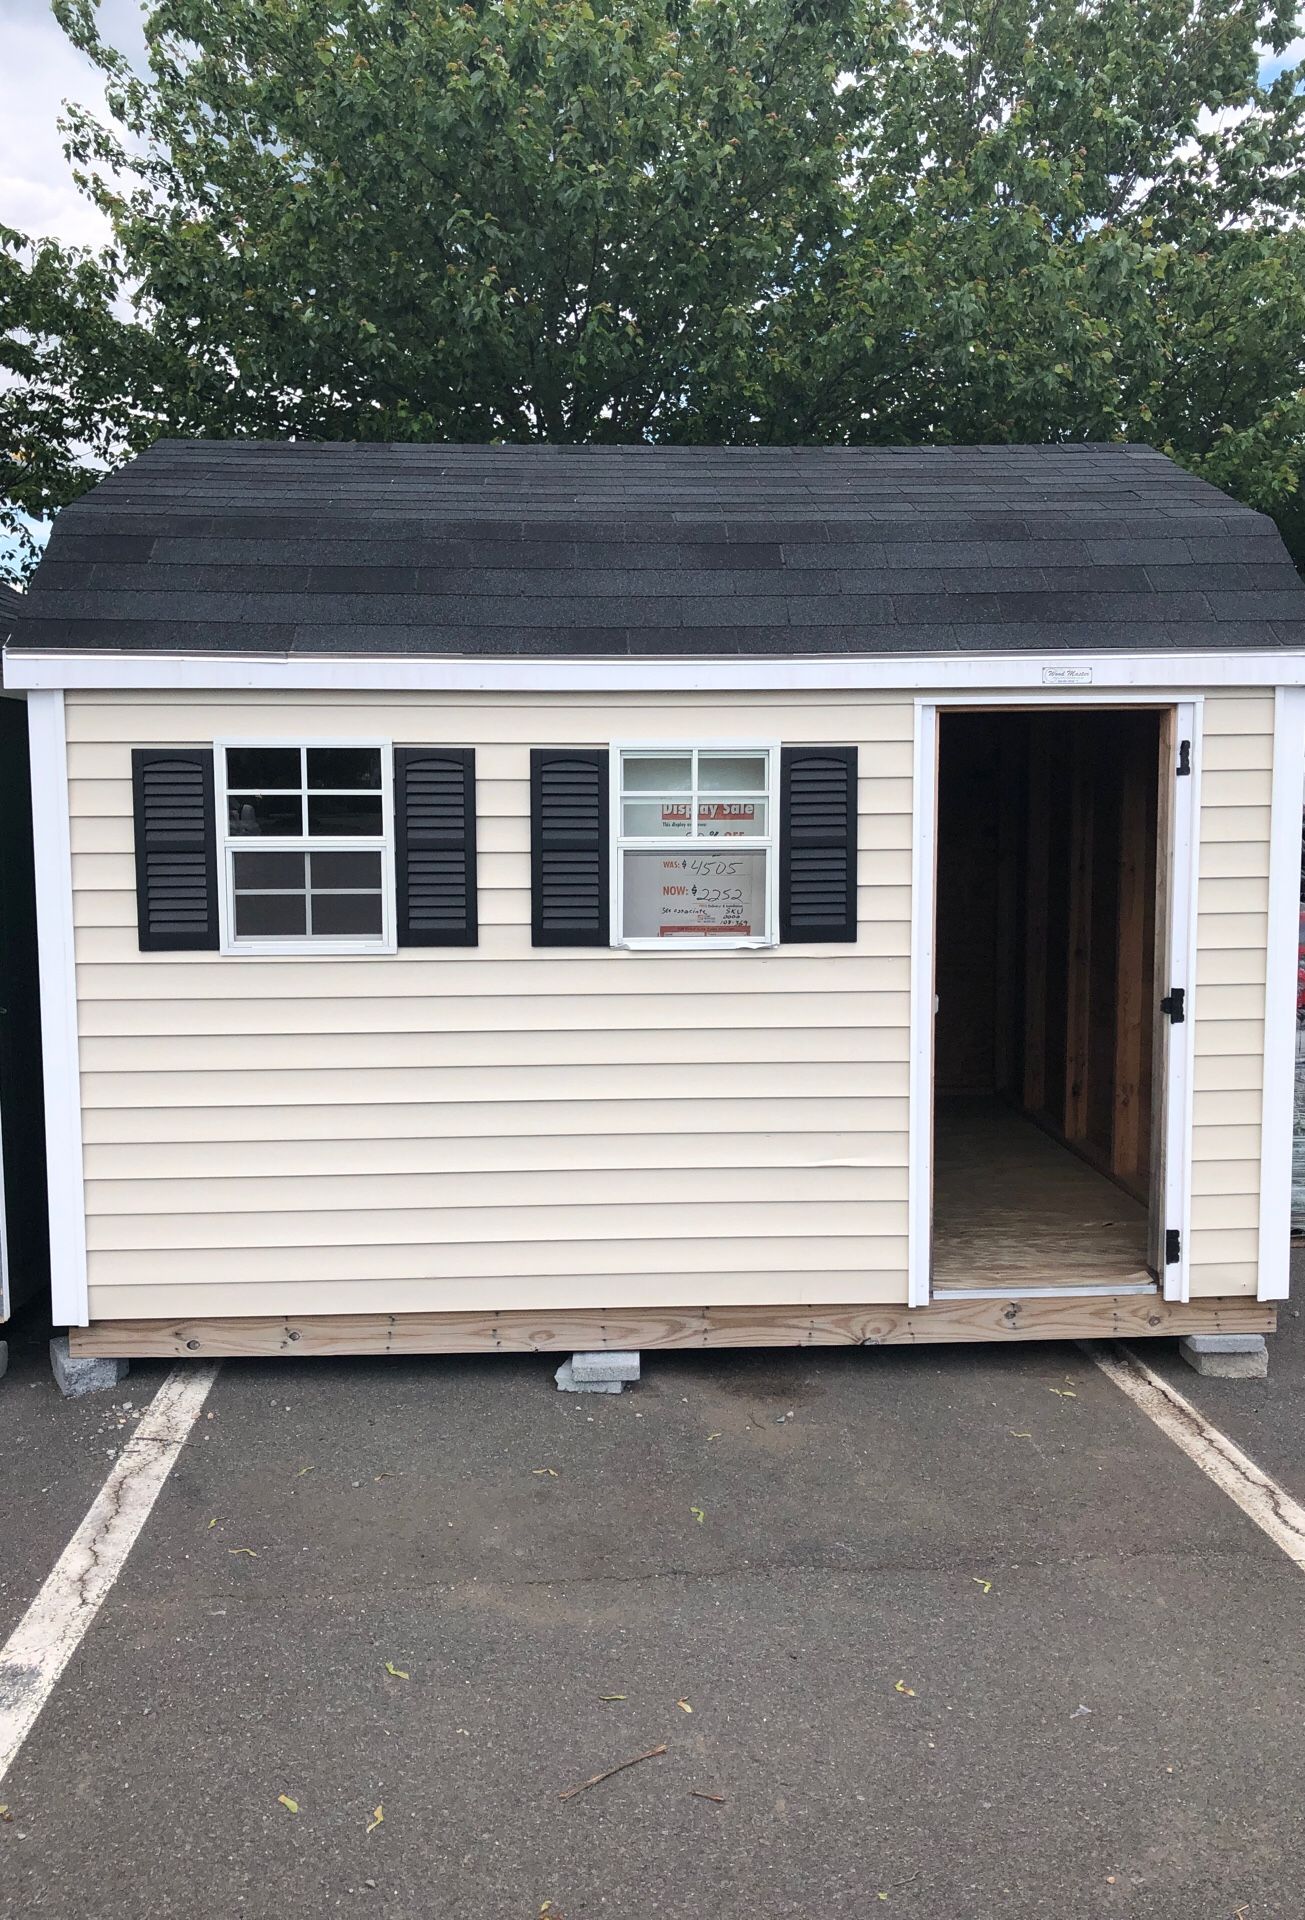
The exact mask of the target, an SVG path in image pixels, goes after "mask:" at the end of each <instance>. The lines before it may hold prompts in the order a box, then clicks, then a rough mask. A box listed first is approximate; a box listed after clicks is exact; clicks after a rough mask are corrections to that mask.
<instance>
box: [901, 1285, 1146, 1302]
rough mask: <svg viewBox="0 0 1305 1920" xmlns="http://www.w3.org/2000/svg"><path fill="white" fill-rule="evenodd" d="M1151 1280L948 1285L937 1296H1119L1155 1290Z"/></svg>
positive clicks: (958, 1297) (980, 1297)
mask: <svg viewBox="0 0 1305 1920" xmlns="http://www.w3.org/2000/svg"><path fill="white" fill-rule="evenodd" d="M1159 1291H1160V1289H1159V1287H1158V1286H1157V1285H1156V1283H1155V1281H1154V1280H1136V1281H1134V1280H1122V1281H1120V1283H1119V1284H1118V1285H1117V1286H1111V1285H1110V1283H1109V1282H1108V1281H1107V1282H1106V1284H1105V1285H1104V1286H1091V1287H1004V1288H998V1287H948V1288H947V1289H946V1291H945V1292H943V1293H940V1294H939V1295H938V1299H939V1300H1087V1299H1095V1298H1097V1297H1098V1296H1100V1297H1101V1298H1102V1299H1106V1300H1122V1299H1124V1298H1125V1297H1126V1296H1127V1297H1129V1298H1131V1297H1132V1296H1133V1295H1135V1294H1142V1293H1159Z"/></svg>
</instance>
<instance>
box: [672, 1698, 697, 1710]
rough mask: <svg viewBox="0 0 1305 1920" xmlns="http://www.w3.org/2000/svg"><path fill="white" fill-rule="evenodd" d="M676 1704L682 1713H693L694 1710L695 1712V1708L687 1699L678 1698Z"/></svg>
mask: <svg viewBox="0 0 1305 1920" xmlns="http://www.w3.org/2000/svg"><path fill="white" fill-rule="evenodd" d="M675 1704H676V1706H677V1707H678V1708H679V1709H680V1712H681V1713H692V1712H693V1708H692V1707H691V1706H690V1705H689V1703H688V1701H687V1700H677V1701H676V1702H675Z"/></svg>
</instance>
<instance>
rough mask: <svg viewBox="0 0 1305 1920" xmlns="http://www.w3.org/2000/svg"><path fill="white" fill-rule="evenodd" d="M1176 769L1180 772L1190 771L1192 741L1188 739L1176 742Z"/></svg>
mask: <svg viewBox="0 0 1305 1920" xmlns="http://www.w3.org/2000/svg"><path fill="white" fill-rule="evenodd" d="M1178 771H1179V773H1180V774H1183V773H1190V772H1191V771H1192V743H1191V741H1190V740H1180V741H1179V742H1178Z"/></svg>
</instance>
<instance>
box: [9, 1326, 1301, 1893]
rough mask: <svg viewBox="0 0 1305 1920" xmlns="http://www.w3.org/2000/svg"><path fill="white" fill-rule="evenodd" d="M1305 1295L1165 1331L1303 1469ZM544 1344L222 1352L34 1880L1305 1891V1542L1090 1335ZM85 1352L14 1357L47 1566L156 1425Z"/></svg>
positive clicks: (83, 1706)
mask: <svg viewBox="0 0 1305 1920" xmlns="http://www.w3.org/2000/svg"><path fill="white" fill-rule="evenodd" d="M1286 1328H1287V1330H1286V1333H1285V1334H1284V1336H1282V1337H1280V1338H1279V1339H1278V1341H1277V1342H1276V1343H1275V1345H1274V1352H1273V1363H1272V1364H1273V1369H1274V1371H1273V1374H1272V1376H1271V1379H1270V1381H1269V1382H1268V1383H1267V1393H1266V1391H1265V1389H1264V1388H1262V1387H1260V1386H1259V1385H1258V1383H1250V1384H1248V1385H1247V1386H1229V1385H1226V1384H1223V1383H1218V1384H1216V1383H1212V1382H1200V1381H1197V1380H1196V1379H1195V1377H1194V1376H1193V1375H1191V1374H1190V1372H1188V1371H1187V1370H1186V1369H1183V1368H1181V1367H1179V1368H1178V1369H1177V1370H1171V1369H1170V1367H1169V1363H1168V1361H1167V1360H1164V1361H1162V1362H1161V1363H1160V1364H1161V1368H1162V1370H1164V1371H1166V1372H1170V1371H1172V1377H1173V1378H1174V1380H1175V1383H1176V1384H1177V1385H1179V1386H1180V1387H1181V1388H1182V1390H1183V1391H1184V1392H1186V1393H1188V1395H1189V1397H1191V1398H1193V1399H1196V1400H1197V1402H1198V1404H1199V1405H1200V1406H1201V1407H1202V1410H1203V1411H1204V1412H1205V1413H1206V1414H1207V1415H1208V1416H1209V1417H1210V1418H1212V1419H1214V1420H1216V1421H1218V1422H1220V1424H1222V1425H1223V1426H1224V1427H1225V1429H1226V1430H1227V1431H1228V1432H1229V1433H1230V1434H1231V1436H1232V1437H1233V1438H1234V1439H1236V1440H1237V1441H1238V1443H1239V1444H1240V1445H1242V1446H1244V1447H1246V1448H1247V1449H1248V1450H1250V1451H1251V1452H1253V1453H1254V1454H1255V1455H1256V1457H1257V1458H1259V1459H1260V1460H1261V1463H1262V1464H1264V1465H1265V1466H1266V1467H1268V1468H1269V1469H1270V1470H1271V1471H1281V1472H1282V1473H1283V1476H1284V1479H1286V1480H1287V1482H1288V1484H1292V1485H1295V1490H1296V1491H1297V1492H1305V1488H1302V1487H1300V1486H1299V1484H1296V1482H1297V1481H1298V1480H1299V1476H1300V1464H1299V1463H1300V1459H1301V1455H1300V1451H1299V1449H1298V1448H1297V1447H1296V1446H1295V1443H1294V1441H1293V1438H1292V1431H1291V1429H1292V1423H1293V1422H1295V1423H1296V1424H1295V1432H1296V1434H1298V1435H1299V1433H1300V1426H1299V1420H1298V1417H1297V1411H1296V1410H1297V1408H1298V1407H1299V1400H1298V1399H1297V1400H1295V1401H1290V1400H1289V1398H1288V1395H1289V1383H1290V1381H1291V1380H1292V1378H1293V1375H1294V1377H1295V1378H1296V1379H1297V1380H1299V1374H1300V1370H1301V1357H1300V1347H1301V1341H1300V1336H1299V1332H1298V1330H1297V1329H1298V1322H1297V1321H1296V1320H1295V1319H1294V1318H1289V1319H1288V1320H1287V1322H1286ZM1147 1357H1148V1359H1151V1360H1153V1361H1154V1360H1155V1358H1156V1355H1155V1354H1154V1353H1153V1352H1151V1351H1149V1350H1148V1353H1147ZM552 1365H553V1362H551V1361H549V1360H548V1359H545V1358H540V1359H537V1360H521V1359H503V1358H500V1359H493V1360H490V1359H486V1360H448V1361H440V1360H431V1361H421V1362H419V1361H411V1362H402V1361H391V1362H369V1361H349V1362H343V1361H342V1362H325V1361H317V1362H311V1361H309V1362H303V1363H298V1364H290V1363H284V1362H266V1363H255V1362H250V1363H230V1362H229V1363H227V1364H226V1365H225V1366H224V1367H223V1369H222V1372H221V1374H220V1376H219V1379H218V1382H217V1385H216V1387H215V1388H214V1390H213V1392H212V1394H211V1396H210V1398H209V1401H208V1403H207V1407H206V1413H205V1415H204V1416H202V1417H201V1419H200V1421H199V1422H198V1423H197V1426H196V1428H195V1430H194V1432H193V1433H192V1434H191V1437H190V1439H189V1441H188V1442H187V1444H186V1446H185V1447H184V1449H183V1450H182V1453H181V1455H180V1458H179V1460H178V1462H177V1465H176V1466H175V1468H174V1470H173V1472H172V1474H171V1476H170V1478H169V1479H168V1481H167V1483H166V1485H165V1486H164V1489H163V1491H162V1494H161V1495H160V1497H159V1500H158V1503H157V1505H156V1506H155V1509H154V1511H153V1514H152V1516H151V1518H150V1520H149V1521H148V1523H147V1525H146V1527H145V1530H144V1533H143V1534H142V1536H141V1538H140V1540H139V1542H138V1544H137V1546H136V1548H135V1550H134V1551H133V1553H132V1555H131V1557H130V1559H129V1560H128V1562H127V1565H126V1568H125V1570H124V1572H123V1574H122V1575H121V1577H120V1579H119V1580H118V1582H117V1584H116V1586H115V1587H114V1588H113V1590H112V1592H111V1594H110V1596H109V1598H108V1600H107V1602H106V1604H105V1606H104V1607H103V1610H102V1611H101V1612H100V1614H99V1615H98V1617H97V1618H96V1620H95V1622H94V1624H93V1626H92V1627H91V1629H90V1631H89V1633H88V1634H87V1637H86V1639H85V1640H84V1642H83V1643H82V1645H81V1648H80V1650H79V1651H78V1653H77V1654H76V1655H75V1657H74V1659H73V1660H72V1662H71V1664H70V1666H69V1668H68V1670H67V1672H66V1674H65V1676H64V1678H63V1680H62V1681H61V1683H60V1684H59V1685H58V1687H57V1688H56V1689H55V1691H54V1694H53V1696H52V1698H51V1700H50V1702H49V1704H48V1706H47V1707H46V1709H45V1711H44V1713H43V1714H42V1716H41V1718H40V1719H39V1721H38V1722H37V1724H36V1727H35V1729H34V1731H33V1732H32V1734H31V1736H30V1737H29V1739H28V1741H27V1744H26V1746H25V1747H24V1749H23V1751H22V1753H21V1754H20V1756H19V1758H18V1760H17V1761H16V1763H15V1765H14V1767H13V1768H12V1770H11V1772H10V1774H9V1776H8V1778H7V1780H6V1781H5V1783H4V1786H3V1789H0V1798H3V1799H4V1800H5V1802H6V1803H7V1804H8V1805H9V1807H10V1810H11V1816H12V1817H11V1819H10V1820H9V1821H8V1822H7V1823H4V1824H0V1847H3V1849H4V1866H3V1869H2V1870H0V1913H3V1914H5V1915H8V1914H14V1915H17V1914H20V1913H21V1914H31V1913H49V1914H59V1915H61V1916H64V1915H72V1914H77V1915H79V1916H87V1920H117V1916H120V1915H121V1916H128V1915H129V1916H131V1917H132V1920H153V1916H160V1917H163V1916H168V1917H169V1920H170V1917H171V1916H174V1915H175V1916H180V1915H187V1916H191V1915H193V1914H194V1913H196V1912H201V1913H204V1914H206V1915H214V1916H221V1917H222V1920H226V1916H233V1917H239V1920H255V1916H264V1915H290V1914H314V1915H316V1914H325V1913H336V1912H342V1913H343V1912H347V1913H354V1912H361V1913H372V1914H376V1915H384V1916H387V1920H408V1917H409V1916H413V1920H416V1916H423V1917H424V1916H445V1915H448V1916H458V1917H459V1920H461V1917H462V1916H470V1915H475V1916H486V1920H498V1917H499V1916H502V1917H503V1920H518V1917H520V1916H526V1917H528V1920H538V1917H539V1916H540V1915H547V1916H548V1920H559V1917H560V1920H577V1917H578V1916H582V1915H583V1916H593V1915H599V1914H607V1915H619V1916H622V1920H625V1916H631V1917H633V1916H642V1915H644V1914H658V1915H712V1916H714V1917H719V1920H744V1916H746V1917H747V1920H760V1916H765V1920H776V1917H778V1916H801V1917H802V1920H816V1917H817V1916H819V1917H820V1920H826V1917H827V1916H828V1917H831V1920H843V1916H858V1917H860V1916H864V1915H866V1914H870V1913H879V1912H886V1913H890V1914H891V1913H900V1914H902V1915H909V1916H913V1917H914V1920H962V1917H968V1916H975V1920H978V1917H979V1916H982V1917H983V1920H989V1916H993V1915H997V1914H1001V1915H1003V1916H1006V1915H1010V1916H1019V1917H1020V1920H1024V1917H1025V1916H1027V1917H1028V1920H1032V1916H1039V1917H1041V1916H1043V1915H1045V1914H1049V1913H1055V1914H1056V1915H1057V1916H1065V1917H1066V1920H1076V1917H1077V1916H1097V1915H1111V1916H1114V1915H1118V1916H1127V1920H1207V1917H1208V1920H1233V1916H1235V1915H1240V1916H1241V1920H1266V1917H1267V1916H1270V1915H1274V1916H1276V1915H1282V1916H1287V1915H1291V1916H1295V1915H1296V1914H1297V1913H1298V1912H1299V1905H1300V1902H1299V1896H1298V1888H1299V1885H1300V1884H1301V1881H1302V1877H1305V1816H1303V1814H1302V1792H1301V1789H1302V1764H1301V1750H1300V1737H1299V1727H1300V1723H1301V1711H1302V1702H1301V1698H1300V1692H1301V1682H1300V1665H1299V1633H1300V1610H1301V1605H1302V1599H1303V1598H1305V1594H1303V1591H1302V1587H1301V1574H1300V1572H1299V1571H1298V1569H1297V1568H1296V1567H1294V1566H1293V1565H1292V1564H1291V1563H1290V1562H1289V1561H1288V1560H1287V1559H1286V1558H1285V1557H1284V1556H1283V1555H1281V1554H1280V1553H1279V1552H1278V1551H1277V1550H1276V1549H1275V1548H1274V1547H1273V1546H1272V1545H1271V1543H1270V1542H1269V1541H1268V1540H1266V1539H1265V1538H1264V1536H1263V1535H1262V1534H1261V1533H1259V1532H1258V1531H1257V1529H1256V1528H1255V1527H1254V1526H1253V1525H1252V1524H1251V1523H1250V1521H1249V1520H1247V1519H1246V1518H1245V1517H1244V1515H1243V1514H1242V1513H1241V1512H1240V1511H1238V1509H1237V1508H1236V1507H1235V1506H1234V1505H1233V1504H1232V1503H1231V1502H1230V1501H1229V1500H1227V1499H1226V1498H1225V1497H1224V1496H1223V1495H1222V1494H1220V1493H1219V1492H1218V1491H1217V1489H1216V1488H1215V1487H1214V1486H1212V1485H1211V1484H1210V1483H1209V1482H1208V1481H1207V1480H1206V1479H1205V1478H1204V1477H1203V1476H1202V1475H1201V1474H1200V1473H1199V1472H1198V1471H1197V1470H1196V1469H1195V1468H1194V1467H1193V1466H1192V1465H1191V1463H1190V1462H1189V1461H1188V1460H1187V1459H1186V1458H1184V1456H1183V1455H1182V1454H1180V1453H1179V1452H1178V1450H1177V1449H1176V1448H1175V1447H1173V1446H1172V1445H1171V1444H1170V1443H1169V1442H1168V1441H1167V1440H1166V1439H1165V1438H1164V1437H1163V1436H1162V1435H1161V1434H1160V1433H1158V1432H1157V1431H1156V1429H1155V1428H1154V1427H1152V1426H1151V1425H1150V1424H1149V1422H1148V1421H1147V1420H1146V1419H1145V1418H1144V1417H1143V1416H1142V1415H1141V1414H1140V1413H1139V1412H1138V1411H1137V1409H1136V1408H1135V1407H1134V1406H1132V1405H1131V1403H1130V1402H1129V1401H1128V1400H1127V1399H1126V1398H1125V1397H1124V1396H1123V1395H1122V1394H1121V1393H1120V1392H1119V1391H1118V1390H1117V1389H1116V1388H1115V1387H1114V1386H1113V1385H1112V1384H1111V1383H1110V1382H1109V1381H1108V1380H1107V1379H1106V1378H1105V1377H1104V1376H1103V1375H1102V1374H1101V1373H1100V1372H1099V1371H1098V1369H1097V1368H1096V1367H1095V1366H1094V1365H1093V1364H1092V1363H1091V1360H1090V1358H1088V1357H1087V1356H1086V1355H1084V1354H1082V1353H1080V1352H1079V1351H1077V1350H1076V1349H1073V1348H1065V1347H1033V1346H1030V1347H1002V1348H952V1349H939V1350H934V1351H933V1352H928V1351H919V1352H902V1351H899V1350H885V1351H878V1352H862V1351H837V1350H828V1349H826V1350H820V1351H806V1352H793V1351H776V1352H768V1353H753V1354H725V1355H667V1356H664V1357H659V1356H649V1358H648V1360H647V1363H646V1369H645V1380H644V1384H643V1385H642V1386H641V1387H640V1388H639V1389H638V1390H637V1391H635V1392H632V1393H626V1394H623V1395H622V1396H620V1397H619V1398H617V1397H602V1396H583V1397H575V1396H570V1395H560V1394H558V1393H556V1392H555V1391H554V1389H553V1386H552V1380H551V1371H552ZM157 1377H158V1376H157V1373H154V1372H151V1371H150V1370H147V1369H145V1368H140V1369H138V1370H137V1371H136V1372H134V1373H133V1375H132V1376H131V1379H130V1381H129V1382H128V1383H127V1386H126V1388H124V1390H123V1395H122V1396H110V1400H114V1399H117V1400H118V1401H119V1403H120V1400H121V1398H123V1397H128V1398H131V1399H133V1400H135V1401H136V1402H137V1404H140V1402H141V1401H142V1400H143V1399H144V1398H146V1397H147V1396H148V1392H149V1391H150V1385H151V1382H152V1381H153V1380H154V1379H155V1378H157ZM15 1389H17V1392H15ZM24 1396H26V1398H24ZM48 1399H49V1393H48V1391H47V1390H46V1389H45V1387H44V1386H43V1385H42V1386H39V1387H38V1386H31V1387H29V1386H28V1385H27V1384H26V1383H25V1381H24V1380H23V1378H22V1377H21V1374H20V1375H19V1376H18V1377H17V1378H15V1377H13V1376H11V1379H10V1381H8V1382H6V1386H5V1389H4V1391H3V1392H0V1422H4V1423H7V1427H6V1430H9V1431H13V1430H14V1423H15V1421H16V1422H17V1423H18V1425H19V1426H24V1427H25V1428H26V1430H27V1431H28V1432H29V1436H30V1437H29V1439H27V1440H25V1441H24V1447H25V1448H29V1449H30V1450H29V1451H28V1452H27V1453H26V1456H25V1457H26V1460H27V1462H29V1463H35V1462H36V1461H37V1460H39V1461H40V1462H41V1470H42V1474H43V1475H45V1474H46V1471H47V1463H49V1462H50V1461H51V1460H52V1459H53V1460H55V1463H56V1464H57V1465H58V1467H59V1474H58V1476H57V1477H56V1479H55V1482H54V1484H55V1490H56V1494H57V1500H56V1497H55V1495H51V1496H49V1499H50V1501H51V1504H49V1505H47V1506H45V1507H34V1506H33V1504H32V1498H31V1491H30V1487H29V1485H28V1480H29V1477H30V1466H29V1465H27V1464H25V1465H24V1466H23V1467H22V1469H21V1471H20V1472H18V1473H16V1474H15V1475H13V1476H11V1477H10V1479H9V1482H8V1484H6V1486H5V1488H4V1490H3V1493H0V1513H2V1514H3V1537H4V1538H5V1540H6V1542H8V1541H9V1540H11V1539H19V1540H21V1542H22V1546H21V1549H20V1552H19V1554H18V1556H17V1558H16V1561H15V1570H14V1572H13V1575H12V1589H11V1592H10V1594H9V1596H8V1598H9V1600H10V1604H11V1606H12V1605H13V1604H16V1602H17V1598H18V1589H19V1588H25V1587H30V1588H31V1589H32V1590H33V1591H34V1590H35V1585H37V1584H39V1580H40V1579H41V1578H42V1577H43V1576H44V1572H45V1571H46V1570H48V1567H49V1565H50V1564H52V1563H53V1560H54V1559H55V1558H56V1557H57V1554H58V1552H59V1551H60V1549H61V1547H62V1545H63V1542H64V1540H65V1539H66V1537H67V1533H68V1532H70V1531H71V1527H72V1525H75V1523H76V1520H77V1519H79V1518H80V1515H81V1512H82V1511H84V1507H85V1504H86V1503H87V1502H88V1501H89V1498H90V1497H91V1495H92V1494H93V1492H94V1490H95V1487H96V1486H97V1485H98V1483H99V1480H100V1479H102V1477H103V1471H104V1468H105V1466H107V1464H108V1462H107V1460H106V1459H105V1458H104V1456H103V1454H102V1453H101V1454H100V1455H99V1457H98V1458H97V1455H96V1449H97V1448H101V1447H108V1446H112V1445H114V1444H115V1441H114V1439H113V1438H105V1437H103V1436H102V1435H101V1433H100V1432H99V1430H98V1429H99V1426H100V1425H101V1424H102V1423H103V1422H104V1421H105V1420H106V1417H108V1416H106V1413H105V1412H104V1410H103V1402H98V1403H97V1402H85V1403H82V1404H80V1405H71V1404H69V1405H60V1404H52V1405H49V1406H47V1405H46V1404H45V1403H46V1401H47V1400H48ZM28 1407H30V1408H31V1409H32V1412H31V1414H30V1415H29V1414H28V1412H27V1408H28ZM209 1414H211V1416H212V1417H211V1418H209V1417H207V1416H208V1415H209ZM112 1417H113V1418H115V1419H116V1416H112ZM1271 1442H1273V1443H1274V1444H1276V1447H1277V1453H1276V1454H1275V1452H1274V1444H1271ZM56 1456H57V1458H56ZM1293 1477H1294V1478H1293ZM79 1500H80V1501H81V1502H82V1505H81V1506H80V1507H79V1506H78V1501H79ZM33 1515H35V1516H36V1517H35V1519H34V1518H33ZM11 1516H13V1523H12V1524H11ZM6 1561H7V1563H8V1562H9V1554H8V1549H7V1548H6ZM6 1577H7V1578H9V1577H10V1575H9V1573H8V1570H7V1575H6ZM23 1604H25V1602H24V1603H23ZM663 1746H664V1747H665V1749H666V1751H665V1752H664V1753H657V1754H654V1755H653V1757H651V1758H648V1759H642V1760H636V1756H639V1755H642V1754H647V1753H650V1752H651V1751H652V1750H653V1749H655V1748H659V1747H663ZM628 1760H635V1762H636V1763H635V1764H633V1765H631V1766H628V1767H626V1768H625V1769H624V1770H623V1771H621V1772H619V1773H615V1774H613V1775H612V1777H610V1778H608V1779H606V1780H603V1781H602V1782H601V1783H600V1784H599V1785H597V1786H594V1787H592V1788H591V1789H588V1790H586V1791H584V1792H581V1793H579V1794H576V1795H575V1796H573V1797H571V1798H569V1799H563V1798H562V1797H561V1795H562V1793H563V1791H564V1790H565V1789H567V1788H570V1787H572V1786H576V1785H579V1784H580V1783H581V1782H584V1781H586V1780H588V1779H590V1778H591V1777H592V1776H594V1775H596V1774H599V1773H601V1772H603V1771H604V1770H606V1769H608V1768H613V1767H616V1766H617V1765H618V1763H621V1762H623V1761H628ZM281 1796H285V1800H289V1801H292V1802H293V1803H294V1804H295V1806H296V1807H297V1811H291V1809H290V1808H289V1807H288V1806H287V1805H286V1804H285V1800H283V1799H282V1798H281ZM378 1808H379V1809H381V1810H382V1813H383V1817H382V1818H381V1819H380V1820H379V1821H378V1820H377V1809H378ZM369 1827H370V1828H371V1831H368V1829H369Z"/></svg>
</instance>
